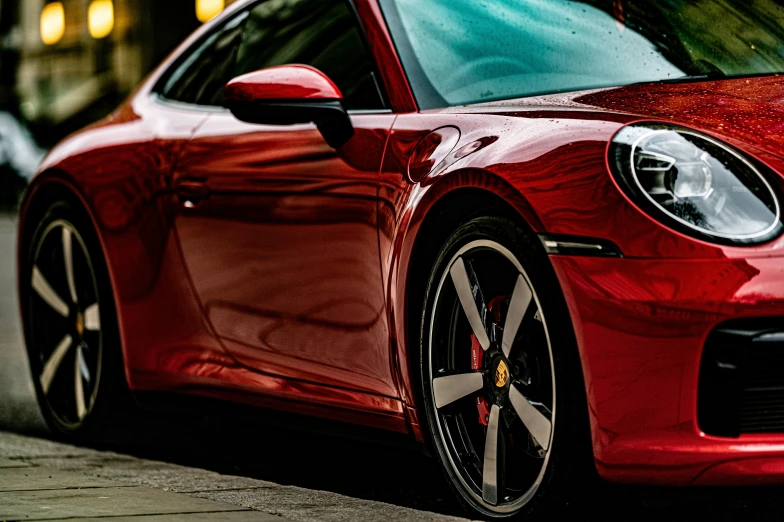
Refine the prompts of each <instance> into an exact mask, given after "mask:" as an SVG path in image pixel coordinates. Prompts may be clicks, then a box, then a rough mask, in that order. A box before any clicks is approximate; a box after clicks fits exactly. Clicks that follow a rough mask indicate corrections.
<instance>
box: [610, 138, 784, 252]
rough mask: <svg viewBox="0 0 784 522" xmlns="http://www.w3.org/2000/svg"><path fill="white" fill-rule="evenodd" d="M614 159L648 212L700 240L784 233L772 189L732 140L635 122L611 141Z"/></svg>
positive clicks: (749, 239)
mask: <svg viewBox="0 0 784 522" xmlns="http://www.w3.org/2000/svg"><path fill="white" fill-rule="evenodd" d="M609 155H610V157H609V163H610V166H611V167H612V168H613V170H614V174H615V175H616V177H617V178H618V179H619V181H620V183H621V186H623V187H624V189H625V190H626V191H627V192H628V193H629V194H630V195H631V196H632V198H633V199H634V200H635V201H636V202H637V203H638V204H640V206H641V207H643V208H644V209H645V210H647V211H649V212H650V213H651V214H653V215H656V214H658V215H659V216H661V214H662V213H663V214H664V219H666V220H667V224H669V225H672V226H673V227H674V228H677V229H680V230H682V231H683V232H686V233H689V234H691V235H696V236H697V237H699V238H700V239H707V240H712V241H717V242H722V243H740V244H749V243H761V242H763V241H768V240H770V239H772V238H774V237H776V236H777V235H779V234H780V233H781V231H782V223H781V219H780V218H781V212H780V208H779V202H778V198H777V197H776V194H775V192H774V191H773V188H772V187H771V186H770V184H769V183H768V182H767V181H766V180H765V178H764V177H763V176H762V174H760V172H759V170H758V169H757V168H756V167H754V165H752V164H751V163H750V162H749V161H747V160H746V159H744V158H743V157H742V156H741V155H739V154H738V153H737V152H735V151H733V150H732V149H731V148H729V147H728V146H727V145H723V144H722V143H719V142H718V141H716V140H714V139H712V138H709V137H707V136H703V135H701V134H699V133H697V132H694V131H691V130H688V129H685V128H682V127H675V126H669V125H651V124H635V125H629V126H627V127H624V128H623V129H621V130H620V131H619V132H618V133H617V134H616V135H615V137H614V138H613V141H612V143H611V145H610V151H609Z"/></svg>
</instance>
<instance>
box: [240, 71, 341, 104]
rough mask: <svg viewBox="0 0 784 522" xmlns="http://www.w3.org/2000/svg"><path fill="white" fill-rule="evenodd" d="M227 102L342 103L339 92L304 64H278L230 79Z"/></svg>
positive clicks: (321, 75) (324, 77)
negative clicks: (328, 101) (335, 101)
mask: <svg viewBox="0 0 784 522" xmlns="http://www.w3.org/2000/svg"><path fill="white" fill-rule="evenodd" d="M225 99H226V101H227V102H243V101H245V102H250V101H262V100H303V99H307V100H342V99H343V95H342V94H341V93H340V89H338V88H337V86H336V85H335V84H334V83H332V80H330V79H329V78H327V76H326V75H324V74H323V73H322V72H321V71H319V70H318V69H315V68H313V67H310V66H308V65H281V66H278V67H270V68H268V69H262V70H260V71H255V72H252V73H248V74H243V75H242V76H238V77H237V78H234V79H233V80H232V81H230V82H229V84H228V85H226V91H225Z"/></svg>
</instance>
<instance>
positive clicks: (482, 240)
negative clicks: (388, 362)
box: [422, 217, 587, 518]
mask: <svg viewBox="0 0 784 522" xmlns="http://www.w3.org/2000/svg"><path fill="white" fill-rule="evenodd" d="M545 261H546V259H545ZM554 284H555V283H554V281H553V278H552V276H551V273H550V272H548V270H547V267H546V266H545V265H544V263H543V262H542V256H540V255H539V253H538V251H537V250H536V249H535V248H534V246H533V245H532V244H531V243H530V242H529V241H528V239H527V235H526V234H525V233H524V232H523V231H522V230H521V229H520V228H519V227H517V226H516V225H515V224H514V223H512V222H511V221H508V220H506V219H502V218H491V217H486V218H478V219H475V220H473V221H471V222H469V223H467V224H466V225H464V226H462V227H460V228H459V229H458V230H457V231H456V232H455V233H454V234H453V235H452V236H451V237H450V239H449V240H448V241H447V242H446V244H445V245H444V247H443V249H442V250H441V252H440V255H439V257H438V259H437V261H436V264H435V267H434V269H433V272H432V274H431V277H430V283H429V286H428V291H427V297H426V306H425V313H424V316H423V323H422V376H423V378H422V383H423V394H424V396H425V407H426V412H427V418H428V426H429V428H430V432H431V435H432V440H433V444H434V446H435V449H436V453H437V454H438V456H439V458H440V460H441V463H442V464H443V467H444V469H445V471H446V474H447V477H448V479H449V481H450V483H451V484H452V486H453V488H454V490H455V491H456V492H457V494H458V497H459V499H460V500H461V501H462V503H463V504H464V505H465V506H466V507H468V508H469V509H470V510H471V511H473V513H475V514H480V515H483V516H486V517H492V518H506V517H512V516H515V515H518V514H521V513H524V512H529V511H531V510H532V509H533V508H534V507H536V506H537V505H541V504H543V503H546V502H548V501H550V500H553V499H555V498H556V497H558V496H561V494H562V493H564V490H565V489H566V488H565V486H566V484H565V483H566V482H568V481H567V480H564V481H562V482H563V483H562V484H559V481H558V480H554V479H555V474H554V469H555V468H556V467H557V466H556V465H555V461H556V460H561V459H568V458H569V457H567V454H569V453H572V452H574V451H575V449H576V448H577V447H578V446H580V445H579V444H576V443H574V441H573V437H578V436H580V435H583V434H585V431H584V430H575V429H574V427H575V421H576V419H581V420H582V418H583V417H582V416H581V410H580V408H582V409H584V408H585V403H584V400H583V401H582V403H581V401H580V397H581V394H580V387H581V386H582V379H581V375H580V372H579V370H577V371H575V366H574V363H575V362H578V361H575V359H576V350H575V349H574V342H573V340H572V337H571V335H570V332H571V330H569V332H568V333H567V331H566V330H565V328H566V325H568V324H569V323H568V316H566V315H565V306H564V305H563V302H562V298H560V299H559V298H558V296H560V290H559V289H558V288H557V287H554V286H553V285H554ZM548 321H550V322H548ZM564 321H565V322H564ZM553 325H557V327H556V328H557V329H558V332H555V331H554V326H553ZM569 328H570V326H569ZM570 432H571V433H570ZM586 442H587V441H586ZM572 464H575V465H577V464H578V463H577V462H576V461H575V462H573V463H572ZM561 467H566V466H561ZM561 473H563V470H561ZM567 473H569V472H567ZM555 485H557V486H558V487H554V486H555Z"/></svg>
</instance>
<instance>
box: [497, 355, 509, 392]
mask: <svg viewBox="0 0 784 522" xmlns="http://www.w3.org/2000/svg"><path fill="white" fill-rule="evenodd" d="M507 382H509V367H508V366H507V365H506V362H504V360H503V359H501V360H500V361H498V366H496V367H495V385H496V387H497V388H503V387H504V386H506V383H507Z"/></svg>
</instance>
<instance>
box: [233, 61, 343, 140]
mask: <svg viewBox="0 0 784 522" xmlns="http://www.w3.org/2000/svg"><path fill="white" fill-rule="evenodd" d="M224 99H225V104H226V107H227V108H228V109H229V110H231V113H232V114H234V116H235V117H236V118H237V119H239V120H241V121H244V122H248V123H259V124H267V125H292V124H295V123H310V122H314V123H315V124H316V126H317V127H318V129H319V131H321V134H322V135H323V136H324V139H325V140H326V141H327V143H328V144H329V146H330V147H333V148H336V149H337V148H339V147H341V146H342V145H344V144H345V143H346V142H347V141H348V140H350V139H351V137H352V136H353V135H354V127H353V126H352V125H351V119H350V118H349V117H348V113H347V112H346V109H345V108H343V95H342V94H341V93H340V89H338V88H337V86H336V85H335V84H334V83H332V81H331V80H330V79H329V78H327V76H326V75H325V74H324V73H322V72H321V71H319V70H318V69H315V68H313V67H309V66H307V65H281V66H278V67H269V68H267V69H262V70H260V71H256V72H252V73H248V74H244V75H242V76H239V77H237V78H234V79H233V80H232V81H230V82H229V83H228V85H226V89H225V92H224Z"/></svg>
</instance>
